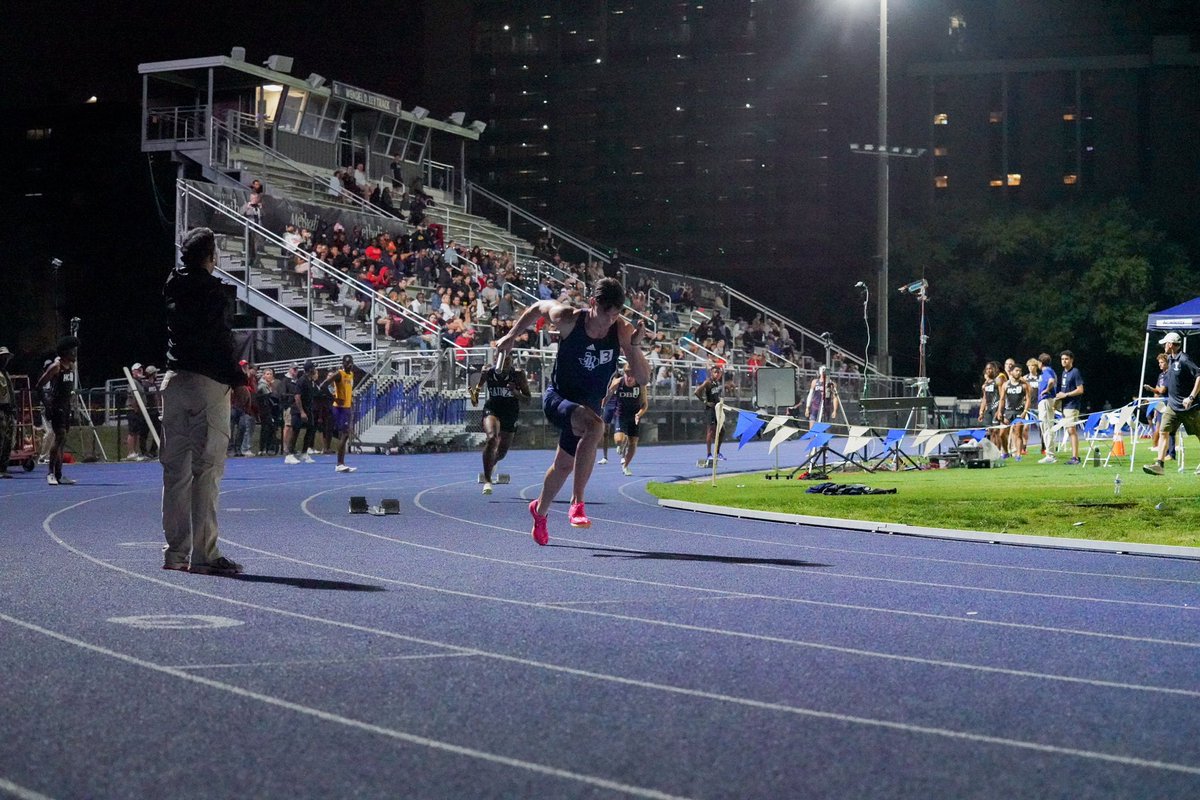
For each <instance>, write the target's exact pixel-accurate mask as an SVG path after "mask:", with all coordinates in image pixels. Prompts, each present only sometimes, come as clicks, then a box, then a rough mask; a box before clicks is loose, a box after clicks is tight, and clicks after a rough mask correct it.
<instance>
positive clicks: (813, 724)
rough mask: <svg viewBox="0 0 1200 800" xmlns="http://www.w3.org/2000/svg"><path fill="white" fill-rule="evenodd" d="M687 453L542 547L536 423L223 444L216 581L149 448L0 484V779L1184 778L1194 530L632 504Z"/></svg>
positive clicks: (1194, 682) (1189, 764) (743, 455)
mask: <svg viewBox="0 0 1200 800" xmlns="http://www.w3.org/2000/svg"><path fill="white" fill-rule="evenodd" d="M699 452H701V451H700V450H698V449H697V447H695V446H691V447H687V448H684V447H666V446H664V447H648V448H644V449H642V450H641V451H639V453H638V457H637V459H636V461H635V463H634V469H635V472H636V473H637V474H636V475H635V477H633V478H626V477H623V476H622V475H621V473H620V467H619V466H618V465H617V464H615V463H610V464H608V465H605V466H597V467H596V471H595V473H594V476H593V479H592V486H591V488H590V492H589V502H588V506H587V507H588V511H589V513H590V515H591V517H592V521H593V526H592V527H591V528H590V529H583V530H581V529H572V528H570V527H568V525H567V522H566V503H565V501H566V493H565V492H564V495H563V496H562V497H561V498H560V501H561V502H560V503H558V504H556V506H555V509H554V510H553V511H552V512H551V515H550V537H551V539H550V546H548V547H538V546H537V545H535V544H534V543H533V541H532V539H531V538H530V535H529V530H530V518H529V513H528V511H527V510H526V505H527V504H528V501H529V499H530V498H532V497H533V496H534V495H536V492H537V487H538V486H539V485H540V481H541V475H542V472H543V470H544V469H545V467H546V466H547V465H548V463H549V460H550V457H551V456H550V454H549V453H548V452H544V451H541V452H538V451H535V452H513V453H511V454H510V455H509V457H508V458H507V460H506V461H505V462H504V463H503V465H502V467H503V469H504V470H505V471H507V472H510V473H511V474H512V478H513V480H512V483H511V484H510V485H505V486H497V487H496V492H495V494H493V495H492V496H490V497H484V496H482V495H481V494H480V492H479V488H480V487H479V486H477V485H476V483H475V475H476V473H477V472H478V470H479V457H478V455H477V454H474V453H469V454H468V453H459V454H449V455H429V456H404V457H379V456H376V457H371V456H359V457H355V456H351V457H350V463H352V464H355V465H357V466H358V467H359V471H358V472H357V473H355V474H353V475H335V474H334V472H333V462H332V459H330V458H318V461H319V463H318V464H314V465H299V466H287V465H284V464H283V463H282V461H281V460H271V461H267V460H261V459H234V460H231V461H230V462H229V464H228V469H227V472H226V477H225V481H224V483H223V490H224V492H223V496H222V511H221V525H222V542H223V549H224V551H225V553H226V554H227V555H229V556H230V557H232V558H234V559H236V560H238V561H240V562H242V563H244V564H245V565H246V570H247V574H246V575H244V576H241V577H240V578H220V577H213V576H200V575H190V574H187V573H179V572H168V571H164V570H162V569H161V568H160V566H161V554H160V550H159V547H160V544H161V530H160V526H159V515H158V511H159V509H158V506H159V495H160V486H161V471H160V468H159V467H158V466H157V465H156V464H152V463H149V464H120V465H95V466H71V465H68V467H67V474H68V475H69V476H71V477H74V478H77V479H78V480H79V484H78V485H77V486H63V487H50V486H47V485H46V483H45V477H44V474H43V472H42V469H41V468H39V470H38V471H37V472H35V473H33V474H30V475H23V474H22V475H19V476H18V479H17V480H10V481H2V482H0V559H2V560H0V795H4V794H6V793H7V794H10V795H13V796H16V797H20V798H42V797H49V798H85V797H86V798H118V797H119V798H269V799H272V800H273V799H274V798H279V800H284V799H285V798H297V797H299V798H350V797H353V798H476V797H481V798H484V797H485V798H575V797H588V798H591V797H649V798H665V797H693V798H737V799H738V800H741V799H743V798H772V799H774V798H913V799H914V800H916V799H917V798H919V799H920V800H928V799H929V798H974V797H979V798H1073V799H1078V798H1160V797H1161V798H1195V797H1200V562H1197V561H1189V560H1185V559H1172V558H1158V557H1146V556H1129V555H1118V554H1113V553H1100V552H1081V551H1073V550H1053V549H1042V548H1034V547H1011V546H1000V545H991V544H984V543H972V542H963V541H952V540H941V539H922V538H916V537H909V536H888V535H883V534H873V533H867V532H860V531H847V530H835V529H832V528H821V527H807V526H795V525H783V524H778V523H769V522H757V521H751V520H737V519H731V518H722V517H717V516H712V515H702V514H693V513H688V512H681V511H672V510H667V509H663V508H659V507H658V506H657V505H656V504H655V502H654V499H653V498H652V497H650V496H649V495H647V494H646V493H645V491H644V485H645V483H646V481H647V480H650V479H670V478H673V477H675V476H680V475H695V474H697V473H698V470H697V469H696V468H695V459H696V456H697V454H698V453H699ZM733 465H736V466H737V467H739V468H747V469H748V468H751V467H759V468H765V467H767V466H769V457H768V456H767V454H766V451H765V445H763V446H758V445H752V446H750V447H747V448H746V449H745V450H743V451H741V452H740V453H738V454H737V455H736V456H734V457H732V459H731V461H730V462H729V466H731V467H732V466H733ZM352 494H361V495H366V496H367V498H368V500H369V501H370V503H372V504H376V503H378V502H379V501H380V499H381V498H383V497H397V498H399V499H400V502H401V514H400V515H399V516H386V517H376V516H359V515H354V516H351V515H349V514H348V513H347V502H348V498H349V496H350V495H352ZM863 500H864V503H866V502H869V498H863Z"/></svg>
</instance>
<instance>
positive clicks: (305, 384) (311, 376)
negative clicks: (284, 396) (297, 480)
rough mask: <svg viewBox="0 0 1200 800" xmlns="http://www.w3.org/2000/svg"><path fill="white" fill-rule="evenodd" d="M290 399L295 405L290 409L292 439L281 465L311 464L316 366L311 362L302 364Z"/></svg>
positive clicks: (315, 432)
mask: <svg viewBox="0 0 1200 800" xmlns="http://www.w3.org/2000/svg"><path fill="white" fill-rule="evenodd" d="M292 399H293V401H294V403H295V405H294V406H293V407H292V438H291V441H289V442H288V446H287V451H288V453H287V455H286V456H284V457H283V463H285V464H299V463H301V462H304V463H305V464H313V463H315V461H316V460H315V459H314V458H313V457H312V456H311V455H310V454H309V451H310V450H312V449H313V446H314V445H315V444H316V443H317V415H316V399H317V365H316V364H314V363H313V362H311V361H305V362H304V366H303V368H302V369H301V375H300V377H299V378H298V379H297V380H296V394H295V395H294V396H293V398H292ZM302 430H303V431H304V440H303V441H302V442H301V447H300V450H299V453H300V455H299V456H297V455H296V452H297V451H296V442H297V440H299V439H300V431H302Z"/></svg>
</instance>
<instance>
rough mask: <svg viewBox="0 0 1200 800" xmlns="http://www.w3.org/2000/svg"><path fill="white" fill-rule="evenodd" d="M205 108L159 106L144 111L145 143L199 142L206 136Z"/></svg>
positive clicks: (143, 133)
mask: <svg viewBox="0 0 1200 800" xmlns="http://www.w3.org/2000/svg"><path fill="white" fill-rule="evenodd" d="M207 114H208V108H207V107H206V106H160V107H158V108H148V109H146V117H145V120H146V127H145V130H143V131H142V136H143V137H144V140H145V141H147V142H157V141H174V142H201V141H204V139H205V137H207V136H208V125H207V124H206V123H207V118H208V117H207Z"/></svg>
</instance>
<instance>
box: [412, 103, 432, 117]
mask: <svg viewBox="0 0 1200 800" xmlns="http://www.w3.org/2000/svg"><path fill="white" fill-rule="evenodd" d="M412 115H413V117H415V118H416V119H425V118H426V117H428V116H429V109H428V108H421V106H417V107H416V108H414V109H413V110H412Z"/></svg>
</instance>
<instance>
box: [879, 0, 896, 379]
mask: <svg viewBox="0 0 1200 800" xmlns="http://www.w3.org/2000/svg"><path fill="white" fill-rule="evenodd" d="M887 11H888V0H879V132H878V138H879V145H880V146H882V147H884V148H885V152H886V148H887V143H888V133H887V129H888V85H887V74H888V69H887V67H888V63H887V62H888V60H887V23H888V15H887ZM878 170H879V171H878V173H877V174H876V192H877V194H878V197H877V198H876V214H875V243H876V257H877V258H878V259H879V283H878V284H877V285H878V291H877V292H876V293H875V297H876V298H877V299H876V301H875V311H876V314H877V315H878V321H877V326H878V331H877V334H878V336H877V341H876V343H875V346H876V348H878V356H876V358H877V359H878V369H879V371H880V372H881V373H883V374H884V375H891V374H892V353H891V350H890V348H889V346H888V294H889V292H888V192H889V191H890V176H889V173H888V160H887V158H886V157H884V158H880V159H879V166H878Z"/></svg>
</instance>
